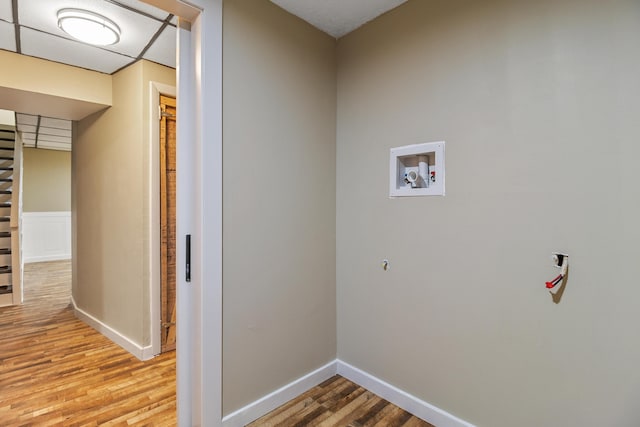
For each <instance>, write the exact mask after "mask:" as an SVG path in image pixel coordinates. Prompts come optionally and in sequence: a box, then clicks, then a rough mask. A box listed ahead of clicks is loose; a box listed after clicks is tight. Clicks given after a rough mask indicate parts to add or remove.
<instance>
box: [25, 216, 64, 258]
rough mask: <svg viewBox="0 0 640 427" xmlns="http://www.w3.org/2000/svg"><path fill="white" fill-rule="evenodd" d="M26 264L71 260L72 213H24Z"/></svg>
mask: <svg viewBox="0 0 640 427" xmlns="http://www.w3.org/2000/svg"><path fill="white" fill-rule="evenodd" d="M22 257H23V259H24V262H25V263H28V262H41V261H57V260H63V259H70V258H71V212H23V213H22Z"/></svg>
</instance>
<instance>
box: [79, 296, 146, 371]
mask: <svg viewBox="0 0 640 427" xmlns="http://www.w3.org/2000/svg"><path fill="white" fill-rule="evenodd" d="M71 304H72V305H73V311H74V313H75V315H76V317H77V318H78V319H80V320H82V321H83V322H84V323H86V324H87V325H89V326H91V327H92V328H93V329H95V330H96V331H98V332H100V333H101V334H102V335H104V336H105V337H107V338H109V339H110V340H111V341H113V342H114V343H116V344H118V345H119V346H120V347H122V348H124V349H125V350H127V351H128V352H129V353H131V354H133V355H134V356H135V357H137V358H138V359H140V360H149V359H152V358H153V357H155V354H154V353H153V351H152V348H151V346H150V345H149V346H145V347H142V346H140V345H139V344H137V343H136V342H134V341H132V340H131V339H130V338H128V337H126V336H124V335H122V334H121V333H120V332H118V331H116V330H115V329H113V328H112V327H110V326H109V325H107V324H105V323H103V322H102V321H100V320H98V319H96V318H95V317H93V316H92V315H90V314H89V313H87V312H86V311H84V310H82V309H81V308H79V307H78V306H77V304H76V301H75V300H74V299H73V297H71Z"/></svg>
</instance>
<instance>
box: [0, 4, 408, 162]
mask: <svg viewBox="0 0 640 427" xmlns="http://www.w3.org/2000/svg"><path fill="white" fill-rule="evenodd" d="M271 1H272V2H273V3H275V4H277V5H278V6H280V7H282V8H283V9H285V10H287V11H288V12H290V13H292V14H293V15H296V16H298V17H299V18H301V19H303V20H305V21H307V22H308V23H310V24H311V25H313V26H315V27H316V28H318V29H320V30H322V31H324V32H326V33H327V34H329V35H331V36H333V37H336V38H339V37H342V36H343V35H345V34H347V33H349V32H351V31H353V30H355V29H356V28H358V27H360V26H362V25H363V24H365V23H367V22H369V21H371V20H373V19H375V18H376V17H378V16H379V15H381V14H383V13H385V12H387V11H389V10H391V9H393V8H395V7H397V6H399V5H400V4H402V3H404V2H405V1H406V0H271ZM65 8H80V9H86V10H89V11H92V12H95V13H99V14H101V15H104V16H106V17H107V18H109V19H111V20H112V21H114V22H115V23H116V24H117V25H118V26H119V27H120V29H121V31H122V34H121V36H120V42H119V43H117V44H115V45H112V46H106V47H96V46H91V45H88V44H85V43H82V42H79V41H77V40H75V39H73V38H72V37H70V36H69V35H67V34H66V33H65V32H63V31H62V30H60V29H59V28H58V25H57V17H56V15H57V12H58V11H59V10H60V9H65ZM176 23H177V19H176V17H174V16H173V15H171V14H169V13H168V12H165V11H163V10H161V9H158V8H156V7H154V6H151V5H149V4H147V3H143V2H142V1H139V0H46V1H44V0H0V49H3V50H8V51H11V52H15V53H18V54H22V55H28V56H33V57H36V58H42V59H46V60H50V61H54V62H60V63H63V64H67V65H72V66H76V67H81V68H86V69H89V70H94V71H98V72H101V73H106V74H113V73H114V72H116V71H118V70H120V69H122V68H124V67H126V66H128V65H130V64H132V63H134V62H136V61H138V60H139V59H146V60H149V61H153V62H156V63H159V64H162V65H166V66H168V67H172V68H175V66H176V50H175V45H176ZM0 107H1V106H0ZM41 114H46V113H41ZM16 117H17V119H18V120H17V123H16V124H17V127H18V129H19V130H20V131H22V132H23V135H24V141H25V145H27V146H37V147H40V148H45V147H46V148H49V149H62V150H68V149H70V146H71V131H70V129H71V122H70V121H62V120H58V119H56V118H51V117H45V116H38V115H29V114H17V115H16Z"/></svg>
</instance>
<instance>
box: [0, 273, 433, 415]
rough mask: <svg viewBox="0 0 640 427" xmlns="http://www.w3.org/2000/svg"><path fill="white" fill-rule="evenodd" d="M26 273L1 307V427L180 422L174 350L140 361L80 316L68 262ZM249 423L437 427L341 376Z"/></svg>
mask: <svg viewBox="0 0 640 427" xmlns="http://www.w3.org/2000/svg"><path fill="white" fill-rule="evenodd" d="M25 270H26V271H25V281H24V289H25V303H24V305H22V306H20V307H4V308H0V426H2V427H18V426H21V427H23V426H64V427H75V426H97V425H101V426H175V425H176V412H175V410H176V401H175V380H176V371H175V352H169V353H165V354H163V355H161V356H159V357H156V358H155V359H153V360H150V361H147V362H140V361H139V360H138V359H136V358H135V357H134V356H132V355H130V354H129V353H127V352H126V351H125V350H123V349H121V348H120V347H118V346H117V345H115V344H113V343H112V342H111V341H109V340H108V339H107V338H105V337H104V336H102V335H100V334H99V333H98V332H96V331H94V330H93V329H92V328H90V327H89V326H87V325H85V324H84V323H83V322H81V321H79V320H77V319H76V318H75V316H74V315H73V311H72V310H71V306H70V295H71V266H70V263H69V262H47V263H36V264H27V265H25ZM250 426H251V427H258V426H265V427H271V426H280V427H307V426H320V427H337V426H339V427H347V426H348V427H364V426H367V427H369V426H372V427H401V426H402V427H433V426H431V424H428V423H426V422H424V421H422V420H420V419H418V418H416V417H414V416H412V415H411V414H409V413H407V412H405V411H403V410H401V409H400V408H398V407H396V406H394V405H392V404H390V403H389V402H387V401H385V400H383V399H381V398H380V397H378V396H376V395H374V394H373V393H371V392H369V391H367V390H365V389H363V388H362V387H359V386H358V385H356V384H354V383H352V382H350V381H348V380H346V379H344V378H342V377H340V376H335V377H333V378H331V379H329V380H327V381H325V382H324V383H323V384H320V385H319V386H317V387H314V388H312V389H311V390H309V391H308V392H306V393H304V394H303V395H301V396H299V397H298V398H296V399H294V400H292V401H291V402H289V403H287V404H285V405H283V406H282V407H280V408H278V409H276V410H275V411H273V412H271V413H270V414H267V415H265V416H264V417H262V418H260V419H259V420H257V421H255V422H253V423H251V424H250Z"/></svg>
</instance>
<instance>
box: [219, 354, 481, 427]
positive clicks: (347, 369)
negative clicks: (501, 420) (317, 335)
mask: <svg viewBox="0 0 640 427" xmlns="http://www.w3.org/2000/svg"><path fill="white" fill-rule="evenodd" d="M336 374H338V375H341V376H343V377H345V378H346V379H348V380H350V381H353V382H354V383H356V384H358V385H359V386H361V387H364V388H366V389H367V390H369V391H371V392H373V393H375V394H377V395H378V396H380V397H382V398H383V399H386V400H388V401H389V402H391V403H393V404H394V405H396V406H399V407H400V408H402V409H404V410H405V411H407V412H409V413H411V414H413V415H415V416H416V417H418V418H421V419H423V420H425V421H427V422H429V423H431V424H433V425H434V426H437V427H475V426H474V425H473V424H471V423H469V422H467V421H464V420H462V419H460V418H458V417H456V416H455V415H452V414H450V413H448V412H447V411H444V410H442V409H440V408H438V407H436V406H434V405H432V404H430V403H428V402H425V401H424V400H420V399H418V398H417V397H415V396H413V395H411V394H409V393H407V392H405V391H403V390H400V389H399V388H397V387H395V386H393V385H391V384H389V383H387V382H385V381H383V380H381V379H379V378H377V377H375V376H373V375H371V374H369V373H367V372H365V371H363V370H361V369H358V368H356V367H355V366H352V365H350V364H348V363H346V362H343V361H341V360H340V359H336V360H334V361H333V362H329V363H327V364H326V365H324V366H322V367H321V368H318V369H316V370H315V371H313V372H310V373H308V374H306V375H304V376H302V377H300V378H298V379H297V380H295V381H293V382H291V383H289V384H287V385H285V386H284V387H281V388H279V389H278V390H276V391H274V392H272V393H269V394H268V395H266V396H264V397H262V398H260V399H258V400H256V401H255V402H253V403H250V404H248V405H247V406H245V407H244V408H240V409H238V410H237V411H235V412H233V413H231V414H229V415H227V416H226V417H224V418H223V419H222V426H223V427H242V426H244V425H247V424H249V423H251V422H252V421H255V420H257V419H258V418H260V417H262V416H263V415H266V414H268V413H269V412H271V411H273V410H274V409H276V408H278V407H279V406H281V405H283V404H285V403H287V402H288V401H289V400H291V399H294V398H296V397H298V396H299V395H301V394H303V393H304V392H306V391H307V390H309V389H311V388H313V387H315V386H317V385H318V384H320V383H322V382H323V381H326V380H328V379H329V378H331V377H332V376H334V375H336Z"/></svg>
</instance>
